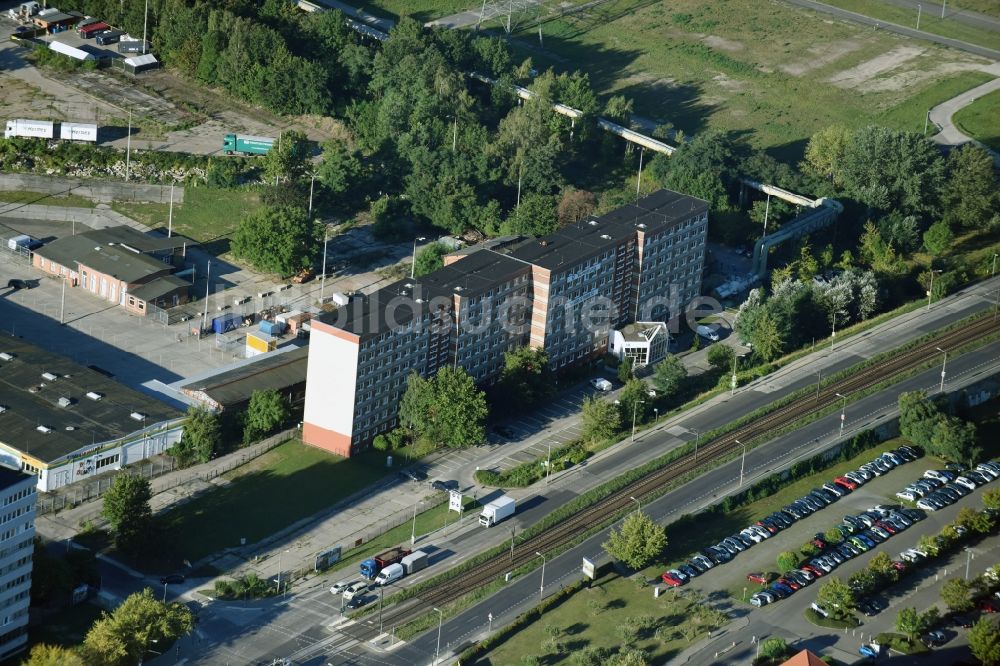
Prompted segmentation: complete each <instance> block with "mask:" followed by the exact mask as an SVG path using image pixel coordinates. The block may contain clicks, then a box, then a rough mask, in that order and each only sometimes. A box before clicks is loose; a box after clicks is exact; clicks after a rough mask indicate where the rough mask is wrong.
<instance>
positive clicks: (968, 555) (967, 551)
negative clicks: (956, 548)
mask: <svg viewBox="0 0 1000 666" xmlns="http://www.w3.org/2000/svg"><path fill="white" fill-rule="evenodd" d="M965 555H966V557H965V580H969V566H970V565H971V564H972V549H971V548H966V549H965Z"/></svg>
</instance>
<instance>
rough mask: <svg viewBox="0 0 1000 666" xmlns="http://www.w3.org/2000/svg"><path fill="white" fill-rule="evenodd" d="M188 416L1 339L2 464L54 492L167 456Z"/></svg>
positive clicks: (44, 353) (56, 357) (24, 345)
mask: <svg viewBox="0 0 1000 666" xmlns="http://www.w3.org/2000/svg"><path fill="white" fill-rule="evenodd" d="M183 420H184V415H183V414H182V413H181V412H179V411H177V410H176V409H173V408H172V407H169V406H167V405H165V404H163V403H161V402H159V401H158V400H155V399H153V398H151V397H150V396H147V395H145V394H144V393H140V392H138V391H135V390H133V389H130V388H128V387H126V386H124V385H122V384H119V383H117V382H115V381H114V380H112V379H109V378H107V377H105V376H104V375H102V374H100V373H98V372H95V371H94V370H91V369H90V368H87V367H85V366H82V365H79V364H77V363H75V362H73V361H71V360H70V359H68V358H66V357H64V356H59V355H57V354H52V353H50V352H47V351H45V350H43V349H40V348H38V347H35V346H34V345H31V344H29V343H27V342H24V341H23V340H20V339H17V338H0V464H2V465H4V466H6V467H10V468H13V469H19V470H23V471H24V472H27V473H28V474H34V475H36V476H37V480H36V483H37V486H38V489H39V490H41V491H43V492H48V491H51V490H55V489H56V488H61V487H64V486H68V485H69V484H71V483H76V482H77V481H81V480H90V479H93V478H94V477H95V476H97V475H99V474H102V473H105V472H111V471H114V470H118V469H121V468H123V467H125V466H126V465H131V464H133V463H136V462H138V461H140V460H143V459H146V458H149V457H151V456H154V455H157V454H161V453H163V452H165V451H166V450H167V449H168V448H170V447H171V446H173V445H174V444H175V443H176V442H177V441H179V440H180V436H181V431H182V429H183Z"/></svg>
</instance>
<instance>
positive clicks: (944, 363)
mask: <svg viewBox="0 0 1000 666" xmlns="http://www.w3.org/2000/svg"><path fill="white" fill-rule="evenodd" d="M935 349H937V350H938V351H939V352H941V353H942V354H944V360H943V361H941V388H940V389H939V390H938V393H944V373H945V370H947V369H948V352H946V351H945V350H943V349H941V348H940V347H935Z"/></svg>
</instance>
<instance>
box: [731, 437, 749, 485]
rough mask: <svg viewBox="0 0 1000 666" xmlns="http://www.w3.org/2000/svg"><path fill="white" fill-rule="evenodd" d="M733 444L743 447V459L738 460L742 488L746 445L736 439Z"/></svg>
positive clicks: (745, 462)
mask: <svg viewBox="0 0 1000 666" xmlns="http://www.w3.org/2000/svg"><path fill="white" fill-rule="evenodd" d="M733 441H734V442H736V443H737V444H739V445H740V446H742V447H743V458H742V459H741V460H740V488H742V487H743V470H744V469H745V468H746V464H747V445H746V444H744V443H743V442H741V441H740V440H738V439H734V440H733Z"/></svg>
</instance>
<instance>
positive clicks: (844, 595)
mask: <svg viewBox="0 0 1000 666" xmlns="http://www.w3.org/2000/svg"><path fill="white" fill-rule="evenodd" d="M816 601H817V602H818V603H820V604H821V605H823V606H825V607H827V608H829V609H831V611H832V613H833V615H834V616H836V617H841V618H842V617H847V616H848V615H850V614H851V612H852V611H853V610H854V607H855V604H856V603H857V602H856V601H855V599H854V592H853V591H852V590H851V588H850V587H848V586H847V585H846V584H844V583H843V582H841V580H840V579H839V578H831V579H830V580H828V581H827V582H825V583H823V585H821V586H820V588H819V592H817V593H816Z"/></svg>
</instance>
